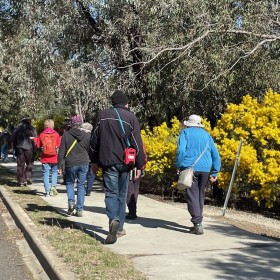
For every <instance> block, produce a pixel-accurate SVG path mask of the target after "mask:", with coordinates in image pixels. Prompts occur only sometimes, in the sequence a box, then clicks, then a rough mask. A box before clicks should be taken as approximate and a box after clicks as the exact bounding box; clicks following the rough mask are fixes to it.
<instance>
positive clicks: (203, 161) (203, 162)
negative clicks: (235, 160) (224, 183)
mask: <svg viewBox="0 0 280 280" xmlns="http://www.w3.org/2000/svg"><path fill="white" fill-rule="evenodd" d="M184 125H185V128H184V129H182V131H181V132H180V135H179V138H178V142H177V156H176V166H177V169H178V170H179V171H181V170H184V169H186V168H189V167H192V166H193V164H194V163H195V161H196V160H197V159H198V158H199V157H200V155H201V154H202V156H201V157H200V158H199V160H198V161H197V162H196V163H195V165H194V166H193V169H194V177H193V183H192V186H191V188H188V189H187V205H188V211H189V213H190V215H191V222H192V223H193V227H192V228H191V230H190V232H191V233H193V234H198V235H199V234H203V227H202V219H203V207H204V199H205V187H206V184H207V181H208V180H210V182H212V183H213V182H215V181H216V180H217V175H218V172H219V171H220V168H221V159H220V155H219V152H218V149H217V147H216V145H215V143H214V140H213V138H212V137H211V136H210V134H209V133H208V132H207V131H206V130H205V129H204V126H203V125H202V124H201V118H200V117H199V116H197V115H191V116H189V119H188V120H187V121H184ZM209 173H210V178H209Z"/></svg>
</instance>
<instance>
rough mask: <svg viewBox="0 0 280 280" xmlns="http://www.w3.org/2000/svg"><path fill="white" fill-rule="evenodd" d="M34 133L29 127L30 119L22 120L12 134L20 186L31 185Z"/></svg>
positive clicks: (31, 127) (30, 126)
mask: <svg viewBox="0 0 280 280" xmlns="http://www.w3.org/2000/svg"><path fill="white" fill-rule="evenodd" d="M36 136H37V134H36V131H35V129H34V127H33V126H32V125H31V118H29V117H25V118H24V119H22V124H21V125H20V126H19V127H18V128H17V129H16V130H15V131H14V132H13V133H12V136H11V138H12V143H13V147H14V148H15V155H16V157H17V179H18V183H19V185H20V186H24V185H27V184H31V183H32V181H31V175H32V165H33V162H34V155H35V153H36V147H35V144H34V141H33V138H34V137H36Z"/></svg>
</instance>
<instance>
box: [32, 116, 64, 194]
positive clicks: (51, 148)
mask: <svg viewBox="0 0 280 280" xmlns="http://www.w3.org/2000/svg"><path fill="white" fill-rule="evenodd" d="M44 126H45V130H44V131H43V132H41V133H40V135H39V137H36V138H34V141H35V144H36V146H37V148H39V149H40V150H41V163H42V170H43V179H44V187H45V194H46V196H51V195H57V194H58V192H57V190H56V185H57V162H58V159H57V155H58V149H59V147H60V140H61V136H60V135H59V134H58V133H57V132H56V131H55V130H54V121H53V120H51V119H48V120H45V123H44ZM50 173H51V185H50V181H49V177H50Z"/></svg>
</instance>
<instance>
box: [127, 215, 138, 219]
mask: <svg viewBox="0 0 280 280" xmlns="http://www.w3.org/2000/svg"><path fill="white" fill-rule="evenodd" d="M125 218H126V219H127V220H134V219H136V218H138V217H137V215H136V214H127V215H126V217H125Z"/></svg>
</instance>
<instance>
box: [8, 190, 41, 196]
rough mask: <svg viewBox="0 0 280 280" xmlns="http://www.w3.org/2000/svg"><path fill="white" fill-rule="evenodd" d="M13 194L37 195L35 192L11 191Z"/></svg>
mask: <svg viewBox="0 0 280 280" xmlns="http://www.w3.org/2000/svg"><path fill="white" fill-rule="evenodd" d="M13 192H14V193H16V194H27V195H37V193H36V190H26V189H23V190H22V189H18V190H13Z"/></svg>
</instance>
